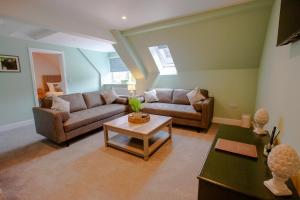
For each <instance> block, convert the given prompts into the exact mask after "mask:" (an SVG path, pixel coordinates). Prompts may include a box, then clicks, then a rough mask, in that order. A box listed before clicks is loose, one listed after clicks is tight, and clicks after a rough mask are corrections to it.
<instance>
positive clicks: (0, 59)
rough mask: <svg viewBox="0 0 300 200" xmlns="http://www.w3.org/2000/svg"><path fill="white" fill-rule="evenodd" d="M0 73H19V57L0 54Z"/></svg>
mask: <svg viewBox="0 0 300 200" xmlns="http://www.w3.org/2000/svg"><path fill="white" fill-rule="evenodd" d="M0 72H21V67H20V61H19V56H11V55H3V54H0Z"/></svg>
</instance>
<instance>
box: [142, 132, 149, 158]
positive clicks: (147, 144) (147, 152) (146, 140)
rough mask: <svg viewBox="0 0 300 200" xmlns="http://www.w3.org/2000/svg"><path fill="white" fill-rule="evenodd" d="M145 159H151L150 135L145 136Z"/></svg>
mask: <svg viewBox="0 0 300 200" xmlns="http://www.w3.org/2000/svg"><path fill="white" fill-rule="evenodd" d="M143 140H144V160H148V159H149V139H148V137H146V136H144V138H143Z"/></svg>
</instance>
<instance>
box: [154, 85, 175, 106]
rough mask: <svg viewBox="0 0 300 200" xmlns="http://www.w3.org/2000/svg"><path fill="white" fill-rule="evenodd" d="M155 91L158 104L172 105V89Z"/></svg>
mask: <svg viewBox="0 0 300 200" xmlns="http://www.w3.org/2000/svg"><path fill="white" fill-rule="evenodd" d="M155 90H156V96H157V97H158V102H160V103H172V98H173V89H168V88H157V89H155Z"/></svg>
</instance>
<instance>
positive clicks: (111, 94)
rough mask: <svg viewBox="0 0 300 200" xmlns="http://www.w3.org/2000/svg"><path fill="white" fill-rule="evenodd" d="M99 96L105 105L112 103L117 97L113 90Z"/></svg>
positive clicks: (105, 91) (102, 92) (103, 92)
mask: <svg viewBox="0 0 300 200" xmlns="http://www.w3.org/2000/svg"><path fill="white" fill-rule="evenodd" d="M101 96H102V97H103V99H104V100H105V103H106V104H111V103H113V102H114V101H115V100H116V99H117V98H118V97H119V95H118V94H117V93H116V92H115V90H114V89H111V90H103V91H101Z"/></svg>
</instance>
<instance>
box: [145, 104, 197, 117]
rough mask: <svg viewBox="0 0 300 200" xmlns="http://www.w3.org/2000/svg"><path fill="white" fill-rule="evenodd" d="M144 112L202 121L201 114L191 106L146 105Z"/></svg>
mask: <svg viewBox="0 0 300 200" xmlns="http://www.w3.org/2000/svg"><path fill="white" fill-rule="evenodd" d="M142 111H143V112H146V113H150V114H156V115H164V116H170V117H176V118H182V119H191V120H197V121H201V113H200V112H197V111H196V110H195V109H194V108H193V106H191V105H180V104H169V103H144V104H143V110H142Z"/></svg>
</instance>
